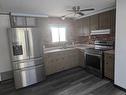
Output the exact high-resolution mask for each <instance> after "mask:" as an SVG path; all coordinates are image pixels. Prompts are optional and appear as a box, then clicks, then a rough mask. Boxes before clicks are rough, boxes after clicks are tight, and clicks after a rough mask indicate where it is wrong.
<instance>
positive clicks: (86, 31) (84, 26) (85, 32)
mask: <svg viewBox="0 0 126 95" xmlns="http://www.w3.org/2000/svg"><path fill="white" fill-rule="evenodd" d="M82 21H83V22H82V32H83V36H89V34H90V28H89V17H86V18H83V20H82Z"/></svg>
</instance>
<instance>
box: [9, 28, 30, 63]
mask: <svg viewBox="0 0 126 95" xmlns="http://www.w3.org/2000/svg"><path fill="white" fill-rule="evenodd" d="M9 42H10V48H11V57H12V61H19V60H25V59H29V53H28V44H27V33H26V28H11V31H9Z"/></svg>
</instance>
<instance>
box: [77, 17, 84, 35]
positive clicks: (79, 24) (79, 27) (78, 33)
mask: <svg viewBox="0 0 126 95" xmlns="http://www.w3.org/2000/svg"><path fill="white" fill-rule="evenodd" d="M75 25H76V32H77V35H78V36H81V35H83V30H82V20H81V19H79V20H77V21H76V24H75Z"/></svg>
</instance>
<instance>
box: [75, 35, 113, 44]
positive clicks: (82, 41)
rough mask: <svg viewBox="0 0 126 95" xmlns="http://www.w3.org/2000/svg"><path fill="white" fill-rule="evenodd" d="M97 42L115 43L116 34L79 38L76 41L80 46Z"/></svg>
mask: <svg viewBox="0 0 126 95" xmlns="http://www.w3.org/2000/svg"><path fill="white" fill-rule="evenodd" d="M96 40H105V41H106V40H110V41H115V34H109V35H108V34H107V35H95V36H79V37H78V38H77V39H76V42H77V43H80V44H94V41H96Z"/></svg>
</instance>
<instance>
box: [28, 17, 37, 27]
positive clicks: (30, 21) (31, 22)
mask: <svg viewBox="0 0 126 95" xmlns="http://www.w3.org/2000/svg"><path fill="white" fill-rule="evenodd" d="M26 22H27V26H33V27H34V26H37V25H36V24H37V23H36V22H37V21H36V18H33V17H27V18H26Z"/></svg>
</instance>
